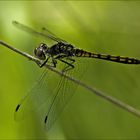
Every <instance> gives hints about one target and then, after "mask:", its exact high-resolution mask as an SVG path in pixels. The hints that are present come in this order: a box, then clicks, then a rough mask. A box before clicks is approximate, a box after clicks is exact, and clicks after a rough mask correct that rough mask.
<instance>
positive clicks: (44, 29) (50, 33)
mask: <svg viewBox="0 0 140 140" xmlns="http://www.w3.org/2000/svg"><path fill="white" fill-rule="evenodd" d="M42 30H43V34H44V35H46V36H50V37H51V38H53V39H54V40H58V41H59V42H63V43H65V44H68V42H67V41H65V40H63V39H61V38H58V37H57V36H56V35H55V34H54V33H52V32H51V31H49V30H48V29H47V28H45V27H43V28H42Z"/></svg>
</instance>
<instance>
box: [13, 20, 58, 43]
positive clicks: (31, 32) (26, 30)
mask: <svg viewBox="0 0 140 140" xmlns="http://www.w3.org/2000/svg"><path fill="white" fill-rule="evenodd" d="M12 23H13V25H14V26H15V27H17V28H18V29H20V30H23V31H25V32H27V33H30V34H32V35H35V36H37V37H43V38H45V39H48V38H49V39H51V40H53V41H56V42H60V40H59V39H57V38H55V37H53V35H51V34H50V33H49V32H48V33H47V34H43V33H41V32H37V31H36V30H34V29H32V28H30V27H28V26H26V25H24V24H21V23H19V22H17V21H13V22H12Z"/></svg>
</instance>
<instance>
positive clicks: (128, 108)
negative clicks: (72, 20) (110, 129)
mask: <svg viewBox="0 0 140 140" xmlns="http://www.w3.org/2000/svg"><path fill="white" fill-rule="evenodd" d="M0 44H1V45H3V46H5V47H7V48H9V49H11V50H12V51H14V52H16V53H18V54H20V55H22V56H24V57H26V58H28V59H29V60H31V61H34V62H35V63H37V64H40V63H41V62H40V60H39V59H37V58H35V57H33V56H31V55H29V54H28V53H25V52H23V51H20V50H18V49H16V48H14V47H12V46H10V45H8V44H7V43H5V42H3V41H0ZM45 67H46V68H48V69H49V70H51V71H53V72H55V73H57V74H59V75H61V76H64V77H65V78H67V79H68V80H71V81H72V82H74V83H76V84H78V85H80V86H82V87H83V88H85V89H87V90H89V91H90V92H92V93H94V94H96V95H97V96H99V97H101V98H103V99H105V100H107V101H108V102H111V103H113V104H115V105H117V106H118V107H121V108H122V109H124V110H126V111H128V112H130V113H132V114H133V115H135V116H137V117H140V111H139V110H137V109H135V108H134V107H132V106H130V105H128V104H125V103H124V102H122V101H120V100H118V99H116V98H114V97H112V96H109V95H106V94H105V93H103V92H101V91H99V90H97V89H95V88H93V87H90V86H88V85H86V84H84V83H82V82H81V81H79V80H77V79H75V78H73V77H71V76H69V75H67V74H64V73H63V72H61V71H59V70H57V69H55V68H53V67H50V66H48V65H47V64H46V65H45Z"/></svg>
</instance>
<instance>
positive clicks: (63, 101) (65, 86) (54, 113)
mask: <svg viewBox="0 0 140 140" xmlns="http://www.w3.org/2000/svg"><path fill="white" fill-rule="evenodd" d="M78 65H79V64H78ZM78 65H77V64H75V66H78ZM65 66H66V65H65ZM65 66H64V67H65ZM64 67H63V68H64ZM80 71H81V73H80V74H79V72H80ZM83 72H85V71H84V70H83V69H81V70H79V68H78V67H76V68H74V69H73V70H69V71H67V72H66V74H68V75H70V76H74V77H76V78H78V79H79V80H80V79H81V78H82V76H83ZM78 74H79V75H78ZM77 87H78V85H77V84H75V83H73V82H72V81H70V80H69V79H66V78H65V77H63V76H62V77H61V80H60V82H59V85H58V86H57V88H56V89H55V91H54V94H53V95H54V97H53V98H52V99H51V104H50V106H49V109H48V112H46V115H45V119H44V123H45V128H46V129H47V130H49V129H50V128H51V127H52V125H53V124H54V122H55V121H56V120H57V118H59V117H58V116H59V115H60V114H61V112H62V111H63V110H64V108H65V106H66V105H67V103H68V102H69V101H70V99H71V98H72V96H73V95H74V94H75V91H76V89H77Z"/></svg>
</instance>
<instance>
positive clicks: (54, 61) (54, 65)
mask: <svg viewBox="0 0 140 140" xmlns="http://www.w3.org/2000/svg"><path fill="white" fill-rule="evenodd" d="M49 59H50V56H48V58H47V59H46V60H45V61H44V62H43V63H42V64H38V65H39V67H40V68H42V67H43V66H44V65H45V64H46V63H47V62H48V60H49ZM56 64H57V61H56V60H55V59H54V58H52V63H51V65H49V64H48V65H49V66H51V67H56Z"/></svg>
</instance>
